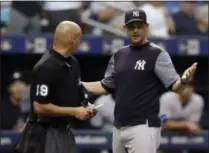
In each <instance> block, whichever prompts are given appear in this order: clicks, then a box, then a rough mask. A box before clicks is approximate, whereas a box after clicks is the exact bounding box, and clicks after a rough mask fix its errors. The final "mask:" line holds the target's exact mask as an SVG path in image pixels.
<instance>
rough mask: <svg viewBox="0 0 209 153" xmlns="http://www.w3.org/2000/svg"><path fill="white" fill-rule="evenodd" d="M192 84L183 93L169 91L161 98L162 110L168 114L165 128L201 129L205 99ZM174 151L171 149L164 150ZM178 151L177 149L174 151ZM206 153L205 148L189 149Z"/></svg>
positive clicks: (193, 130) (196, 130)
mask: <svg viewBox="0 0 209 153" xmlns="http://www.w3.org/2000/svg"><path fill="white" fill-rule="evenodd" d="M193 90H194V89H193V87H192V85H187V87H186V88H185V90H184V91H183V92H182V94H180V95H177V94H175V93H173V92H167V93H165V94H163V95H162V97H161V99H160V112H161V113H162V114H166V116H167V120H166V121H165V123H164V125H163V128H164V129H167V130H180V131H187V132H191V133H197V132H199V130H200V125H199V122H200V119H201V117H202V113H203V108H204V100H203V98H202V97H201V96H200V95H198V94H197V93H195V92H194V91H193ZM164 151H165V152H168V153H173V151H171V150H167V151H166V150H164ZM174 152H175V153H176V151H174ZM200 152H201V153H204V151H203V150H197V151H189V153H200ZM178 153H182V151H178Z"/></svg>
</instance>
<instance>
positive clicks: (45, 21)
mask: <svg viewBox="0 0 209 153" xmlns="http://www.w3.org/2000/svg"><path fill="white" fill-rule="evenodd" d="M119 3H120V4H119ZM134 8H140V9H143V10H145V12H146V13H147V18H148V22H149V24H150V31H149V36H151V37H163V38H166V37H169V36H173V35H177V36H178V35H189V36H191V35H192V36H194V35H199V36H206V35H208V2H200V1H199V2H195V1H182V2H181V1H175V2H163V1H155V2H151V1H146V2H140V1H139V2H136V1H131V0H129V1H126V2H106V1H103V2H85V1H84V2H81V1H77V2H76V1H74V2H59V1H57V2H50V1H39V2H36V1H10V2H8V1H7V2H1V34H7V33H8V34H41V33H52V32H53V31H54V28H55V26H56V25H57V24H58V23H59V22H61V21H63V20H71V21H74V22H76V23H78V24H79V25H80V26H81V27H82V29H83V33H84V34H93V35H123V33H124V31H123V24H124V13H125V12H126V11H128V10H130V9H134Z"/></svg>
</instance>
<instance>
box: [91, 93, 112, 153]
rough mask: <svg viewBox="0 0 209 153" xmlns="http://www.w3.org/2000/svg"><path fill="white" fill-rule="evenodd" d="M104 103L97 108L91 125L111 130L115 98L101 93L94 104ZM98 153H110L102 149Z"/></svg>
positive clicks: (110, 152)
mask: <svg viewBox="0 0 209 153" xmlns="http://www.w3.org/2000/svg"><path fill="white" fill-rule="evenodd" d="M100 104H104V105H103V106H102V107H100V108H99V110H98V113H97V115H96V116H95V117H94V118H92V119H91V124H92V126H94V127H96V128H99V129H101V130H104V131H108V132H112V130H113V122H114V115H113V114H114V108H115V99H114V97H113V96H112V95H111V94H109V95H102V96H100V97H99V98H97V99H96V100H95V102H94V105H96V106H98V105H100ZM100 153H112V151H111V150H102V151H101V152H100Z"/></svg>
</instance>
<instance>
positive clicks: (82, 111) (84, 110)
mask: <svg viewBox="0 0 209 153" xmlns="http://www.w3.org/2000/svg"><path fill="white" fill-rule="evenodd" d="M92 113H93V110H92V109H91V108H88V107H76V108H75V112H74V116H75V118H77V119H79V120H87V119H89V118H91V114H92Z"/></svg>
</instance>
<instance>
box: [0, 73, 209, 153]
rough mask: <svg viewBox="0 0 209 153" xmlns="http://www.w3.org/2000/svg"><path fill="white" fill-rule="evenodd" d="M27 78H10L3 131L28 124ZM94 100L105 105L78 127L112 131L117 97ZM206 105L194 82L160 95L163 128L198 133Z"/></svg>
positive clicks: (205, 125) (204, 122)
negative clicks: (163, 121)
mask: <svg viewBox="0 0 209 153" xmlns="http://www.w3.org/2000/svg"><path fill="white" fill-rule="evenodd" d="M28 77H29V75H28V74H27V73H24V72H20V71H15V72H14V73H12V74H11V76H10V77H9V84H8V86H7V92H6V93H7V94H6V95H4V99H2V101H1V103H2V107H1V108H3V109H2V110H1V126H0V128H1V129H3V130H9V131H14V132H21V131H22V130H23V129H24V127H25V124H26V122H27V120H28V117H29V113H30V108H31V107H30V84H29V83H28V80H29V79H28ZM92 103H94V104H95V105H100V104H104V105H103V107H101V108H100V109H99V110H98V113H97V115H96V116H95V117H94V118H92V119H91V120H89V121H85V122H82V124H81V125H79V126H78V127H77V128H78V129H99V130H103V131H109V132H112V128H113V120H114V116H113V113H114V106H115V97H114V96H113V95H110V94H109V95H103V96H99V97H96V98H94V100H92ZM204 104H205V102H204V98H203V97H202V96H201V95H199V94H197V93H196V92H195V89H194V86H193V84H192V83H191V84H188V85H187V86H186V88H185V90H184V91H183V92H182V93H181V94H179V95H177V94H175V93H173V92H170V91H169V92H166V93H164V94H163V95H162V96H161V97H160V115H161V116H162V115H165V114H166V122H165V124H163V129H164V130H180V131H186V132H190V133H197V132H199V131H200V130H201V129H205V130H208V129H209V125H208V122H207V117H208V116H207V114H208V112H207V111H208V110H207V111H204ZM11 114H12V115H11ZM106 152H108V150H106ZM164 152H165V153H166V152H169V153H171V151H170V150H169V151H166V150H164ZM92 153H99V152H92ZM100 153H101V152H100ZM110 153H111V152H110ZM178 153H182V152H178Z"/></svg>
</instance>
